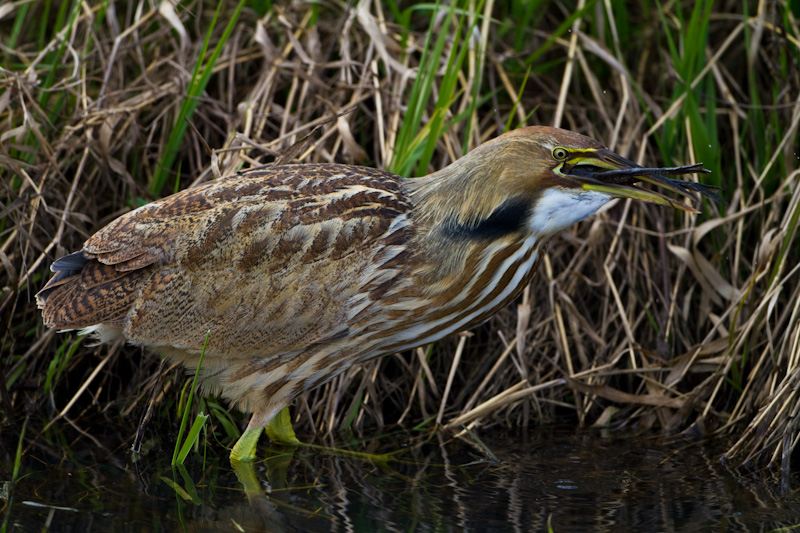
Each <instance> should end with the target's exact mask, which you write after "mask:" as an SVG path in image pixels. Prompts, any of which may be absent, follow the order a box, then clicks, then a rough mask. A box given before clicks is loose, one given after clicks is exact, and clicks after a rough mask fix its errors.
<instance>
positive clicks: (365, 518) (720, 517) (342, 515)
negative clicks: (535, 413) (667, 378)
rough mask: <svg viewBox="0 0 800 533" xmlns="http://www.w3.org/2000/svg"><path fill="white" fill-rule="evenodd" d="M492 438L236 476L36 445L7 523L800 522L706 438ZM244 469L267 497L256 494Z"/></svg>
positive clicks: (405, 444)
mask: <svg viewBox="0 0 800 533" xmlns="http://www.w3.org/2000/svg"><path fill="white" fill-rule="evenodd" d="M481 438H482V439H483V440H484V443H485V444H486V445H488V447H489V448H490V449H491V450H492V452H493V453H494V454H495V455H496V456H497V458H498V461H497V462H490V461H488V460H487V455H486V454H485V453H484V452H483V451H481V448H480V447H479V446H477V445H475V444H474V443H473V441H472V440H471V439H466V440H461V439H455V440H449V441H446V440H445V439H446V437H445V436H444V435H438V436H434V437H433V438H432V439H431V440H429V441H428V442H427V443H420V442H419V441H418V439H417V440H409V439H410V437H408V436H407V435H402V436H400V437H396V436H395V437H384V438H382V439H381V440H380V442H379V443H371V444H370V447H371V448H376V449H373V450H370V451H389V450H392V449H399V448H404V449H405V451H404V453H403V454H401V455H400V456H399V460H397V461H393V462H391V463H389V464H388V465H376V464H373V463H372V462H370V461H364V460H360V459H356V458H353V457H347V456H337V455H329V454H319V453H315V452H312V451H310V450H308V449H299V450H297V451H295V452H294V454H293V455H292V454H291V453H290V452H286V451H284V452H283V453H281V451H280V450H277V449H272V450H271V449H268V448H267V447H266V446H261V447H260V449H259V453H260V457H262V458H263V459H261V460H260V461H258V462H256V463H255V465H254V468H253V470H248V469H247V468H245V469H240V471H239V472H238V475H239V477H237V472H235V471H234V470H233V468H232V467H231V465H230V463H229V462H228V460H227V457H226V455H225V454H226V450H225V449H224V447H222V446H220V445H217V444H214V445H213V446H210V447H209V448H208V449H206V450H205V458H204V457H203V454H202V451H201V453H199V454H192V455H190V456H189V459H188V460H187V464H186V469H185V470H184V469H176V470H173V469H172V468H170V467H169V459H170V458H171V450H169V451H167V450H164V451H161V452H158V453H156V452H154V451H151V452H150V453H148V454H147V455H146V456H145V457H143V458H141V459H139V460H138V461H136V462H135V463H134V462H132V461H131V459H130V455H129V454H128V453H126V452H124V451H120V452H118V453H117V454H116V455H115V457H116V459H112V460H106V461H105V462H100V463H96V462H95V461H92V460H86V461H81V460H80V459H76V458H74V457H73V458H72V459H71V460H69V461H67V460H64V461H62V462H61V464H58V465H56V464H53V459H52V458H50V459H45V457H47V455H46V454H45V453H44V452H43V451H42V450H41V449H40V450H37V449H35V448H32V449H31V450H30V451H29V452H28V454H27V455H26V456H25V457H24V458H23V462H22V467H21V471H20V472H19V475H18V478H17V482H16V483H15V484H13V485H12V484H11V483H10V480H11V475H12V474H11V470H12V461H13V450H5V449H4V450H2V454H0V461H2V464H0V507H2V514H0V518H1V519H3V520H4V521H5V523H6V527H7V529H8V531H26V532H27V531H248V532H249V531H275V532H280V531H365V532H368V531H520V532H528V531H547V530H548V521H549V523H550V524H551V526H552V529H553V531H556V532H566V531H614V532H619V531H774V530H776V529H778V528H787V529H785V531H792V530H793V529H792V528H793V527H798V530H800V526H798V524H800V495H799V494H798V493H797V492H796V491H792V492H789V493H788V494H783V495H781V494H779V493H778V489H777V487H775V486H773V485H769V484H767V483H765V482H764V481H763V480H761V479H759V478H757V477H755V476H752V475H751V476H745V475H738V474H736V473H734V472H731V471H729V470H727V469H726V468H725V467H724V466H723V465H722V464H721V463H720V461H719V459H718V458H719V455H720V450H719V449H715V448H713V447H711V446H710V445H687V444H686V443H677V444H665V443H663V442H661V441H658V440H655V439H649V438H646V437H625V436H621V435H619V434H605V433H600V432H596V431H593V432H589V431H583V432H577V431H575V430H572V429H553V428H536V429H535V430H531V431H530V432H528V433H526V434H523V435H516V436H513V437H512V436H510V435H497V432H496V431H487V432H486V434H482V435H481ZM91 456H92V454H90V453H87V455H86V457H91ZM267 456H269V457H270V458H269V459H266V457H267ZM248 472H249V474H248ZM248 475H252V476H254V477H251V478H250V479H252V480H253V481H252V483H253V485H252V486H255V487H259V486H260V490H253V489H252V488H251V490H250V494H247V493H246V492H245V490H244V489H243V485H242V482H241V481H240V479H243V478H248ZM799 481H800V480H798V479H793V480H792V489H795V488H797V487H800V483H799ZM245 484H247V482H246V481H245ZM9 499H10V501H9Z"/></svg>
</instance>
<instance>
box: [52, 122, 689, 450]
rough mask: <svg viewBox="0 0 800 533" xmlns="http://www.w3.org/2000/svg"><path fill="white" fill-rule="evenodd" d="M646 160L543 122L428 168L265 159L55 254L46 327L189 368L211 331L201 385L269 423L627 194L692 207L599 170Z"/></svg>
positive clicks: (502, 300) (444, 329)
mask: <svg viewBox="0 0 800 533" xmlns="http://www.w3.org/2000/svg"><path fill="white" fill-rule="evenodd" d="M633 167H635V165H634V164H633V163H630V162H629V161H627V160H624V159H622V158H620V157H619V156H616V155H615V154H613V153H611V152H609V151H608V150H606V149H605V148H603V146H602V145H601V144H599V143H597V142H596V141H594V140H592V139H589V138H587V137H584V136H581V135H578V134H575V133H572V132H568V131H564V130H557V129H554V128H543V127H534V128H524V129H520V130H517V131H514V132H511V133H508V134H505V135H503V136H501V137H498V138H497V139H495V140H493V141H490V142H487V143H485V144H484V145H482V146H480V147H478V148H477V149H475V150H474V151H473V152H471V153H470V154H468V155H467V156H465V157H463V158H462V159H460V160H459V161H456V162H455V163H453V164H452V165H450V166H448V167H446V168H445V169H443V170H440V171H438V172H436V173H434V174H431V175H429V176H427V177H424V178H415V179H404V178H401V177H399V176H395V175H393V174H390V173H387V172H383V171H380V170H374V169H370V168H362V167H353V166H344V165H324V164H309V165H282V166H273V167H268V168H265V169H262V170H254V171H250V172H247V173H244V174H243V175H241V176H231V177H227V178H224V179H219V180H216V181H213V182H210V183H206V184H204V185H201V186H199V187H196V188H194V189H190V190H186V191H183V192H179V193H177V194H174V195H172V196H169V197H167V198H164V199H162V200H159V201H156V202H153V203H151V204H148V205H145V206H143V207H140V208H139V209H136V210H135V211H132V212H130V213H128V214H126V215H123V216H121V217H119V218H118V219H116V220H114V221H113V222H111V223H110V224H109V225H108V226H106V227H105V228H103V229H101V230H100V231H98V232H97V233H96V234H94V235H93V236H92V237H90V238H89V239H88V240H87V241H86V243H85V244H84V246H83V248H82V249H81V250H80V251H79V252H76V253H74V254H71V255H68V256H65V257H63V258H61V259H59V260H58V261H56V262H55V263H54V264H53V267H52V269H53V271H54V272H55V273H56V274H55V275H54V276H53V278H52V279H51V280H50V282H49V283H48V284H47V285H46V286H45V288H44V289H43V290H42V291H41V292H40V293H39V294H38V295H37V301H38V303H39V306H40V307H41V308H42V309H43V315H44V321H45V323H46V324H47V325H48V326H49V327H53V328H58V329H61V330H66V329H84V330H85V331H88V332H92V333H94V334H96V335H97V336H99V337H100V339H101V340H103V341H105V340H110V339H112V338H115V337H119V336H122V337H124V338H125V339H127V340H128V341H129V342H131V343H133V344H136V345H140V346H146V347H149V348H151V349H153V350H155V351H157V352H159V353H161V354H163V355H165V356H167V357H169V358H171V359H173V360H177V361H180V362H182V363H183V364H185V365H186V366H187V367H188V368H190V369H192V368H196V366H197V361H198V358H199V354H200V352H201V350H202V347H203V343H204V340H205V335H206V332H207V331H210V332H211V334H210V339H209V342H208V347H207V350H206V354H205V359H204V362H203V368H202V377H203V382H204V385H205V386H206V387H207V388H211V389H214V390H217V391H219V392H221V394H222V395H223V396H224V397H225V398H227V399H228V400H230V401H231V402H233V403H234V404H236V405H237V406H238V407H239V408H241V409H244V410H246V411H252V412H253V417H252V419H251V422H250V425H249V426H248V431H259V432H260V429H261V428H262V427H264V426H265V425H266V424H267V423H269V422H270V420H271V419H272V418H273V417H274V416H275V415H276V414H277V413H278V412H279V411H280V410H281V409H282V408H283V407H284V406H285V405H287V404H288V403H289V402H290V401H291V400H292V399H293V398H295V397H296V396H297V395H299V394H300V393H302V392H303V391H304V390H307V389H309V388H312V387H315V386H318V385H320V384H322V383H324V382H325V381H327V380H329V379H331V378H332V377H334V376H335V375H337V374H338V373H340V372H342V371H343V370H345V369H346V368H347V367H349V366H351V365H353V364H356V363H359V362H362V361H365V360H367V359H370V358H372V357H376V356H379V355H383V354H386V353H392V352H395V351H399V350H403V349H407V348H412V347H415V346H419V345H421V344H425V343H429V342H432V341H435V340H437V339H441V338H443V337H445V336H447V335H450V334H452V333H455V332H458V331H461V330H464V329H468V328H471V327H473V326H475V325H477V324H479V323H481V322H483V321H485V320H486V319H488V318H489V317H490V316H491V315H492V314H494V313H496V312H497V311H499V310H500V309H502V308H503V307H504V306H506V305H507V304H508V303H509V302H511V301H512V300H514V298H516V297H517V295H518V294H519V292H520V291H521V290H522V288H523V287H525V285H526V284H527V283H528V282H529V281H530V279H531V277H532V276H533V274H534V272H535V270H536V264H537V262H538V258H539V247H540V246H542V243H544V242H546V240H547V239H548V238H549V237H550V236H551V235H552V234H553V233H555V232H556V231H558V230H560V229H562V228H564V227H567V226H569V225H571V224H573V223H574V222H576V221H578V220H581V219H583V218H585V217H586V216H589V215H590V214H592V213H593V212H594V211H596V210H597V209H598V208H599V207H600V206H602V205H603V204H604V203H606V202H607V201H609V200H611V199H613V198H614V197H632V198H639V199H645V200H651V201H655V202H658V203H662V204H670V205H673V206H675V207H679V208H682V209H686V210H690V208H689V207H687V206H685V205H684V204H681V203H679V202H676V201H673V200H669V199H667V198H666V197H664V196H662V195H660V194H658V193H655V192H650V191H644V190H642V189H636V188H634V187H631V186H630V184H631V183H632V182H633V179H631V178H627V177H626V178H624V179H622V180H619V179H618V180H616V181H617V183H611V182H610V181H609V182H603V181H601V180H598V179H593V178H592V175H593V174H596V173H597V172H600V171H608V170H614V169H627V168H633ZM642 179H645V178H642ZM620 181H624V182H625V183H624V184H621V183H619V182H620ZM662 181H663V179H662ZM680 183H684V184H685V182H680ZM662 184H664V183H662ZM667 186H668V187H669V185H667ZM669 188H672V189H673V190H675V189H676V188H675V187H669ZM678 188H680V187H678ZM679 192H681V191H679ZM683 192H685V191H683ZM243 438H244V437H243ZM256 438H257V437H256ZM253 446H254V445H253ZM235 452H236V448H235ZM251 456H252V450H246V451H245V452H244V455H243V456H242V457H243V458H249V457H251Z"/></svg>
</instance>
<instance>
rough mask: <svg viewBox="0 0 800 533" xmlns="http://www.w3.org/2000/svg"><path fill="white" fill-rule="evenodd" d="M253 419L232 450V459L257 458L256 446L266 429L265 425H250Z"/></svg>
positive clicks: (248, 459) (249, 459)
mask: <svg viewBox="0 0 800 533" xmlns="http://www.w3.org/2000/svg"><path fill="white" fill-rule="evenodd" d="M252 423H253V421H252V419H251V420H250V424H248V426H247V429H245V430H244V433H242V436H241V437H239V440H237V441H236V444H234V445H233V449H232V450H231V461H252V460H254V459H255V458H256V446H258V438H259V437H260V436H261V432H262V431H263V430H264V428H263V426H258V427H250V426H251V425H252Z"/></svg>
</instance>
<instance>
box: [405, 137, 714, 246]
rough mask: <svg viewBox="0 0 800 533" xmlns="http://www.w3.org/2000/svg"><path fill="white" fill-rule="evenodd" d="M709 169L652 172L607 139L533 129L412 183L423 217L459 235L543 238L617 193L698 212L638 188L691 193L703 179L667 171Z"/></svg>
mask: <svg viewBox="0 0 800 533" xmlns="http://www.w3.org/2000/svg"><path fill="white" fill-rule="evenodd" d="M687 172H707V171H705V170H703V169H701V168H699V165H695V166H690V167H679V168H678V169H646V168H642V167H640V166H639V165H637V164H635V163H633V162H632V161H629V160H628V159H625V158H624V157H622V156H619V155H617V154H615V153H614V152H612V151H611V150H609V149H608V148H606V147H605V146H603V145H602V144H601V143H599V142H597V141H595V140H594V139H591V138H589V137H586V136H584V135H580V134H577V133H574V132H571V131H567V130H562V129H558V128H550V127H541V126H534V127H528V128H521V129H518V130H514V131H511V132H509V133H506V134H504V135H501V136H500V137H497V138H495V139H493V140H491V141H488V142H486V143H484V144H482V145H481V146H479V147H478V148H476V149H475V150H473V151H472V152H470V153H469V154H467V155H466V156H464V157H462V158H461V159H459V160H458V161H456V162H455V163H453V164H451V165H450V166H448V167H446V168H444V169H442V170H440V171H438V172H436V173H434V174H432V175H430V176H428V177H427V178H421V181H420V182H419V184H418V185H417V186H416V187H414V189H415V191H414V194H415V195H416V196H418V198H419V200H420V203H422V204H427V206H426V207H427V209H425V210H424V211H425V215H424V216H429V217H431V218H432V219H435V220H431V222H433V223H434V224H437V225H440V226H441V227H444V228H446V229H447V231H449V232H450V233H451V234H452V235H454V236H462V237H475V238H480V237H482V236H485V237H492V236H501V235H503V234H506V233H512V232H519V231H522V232H527V233H533V234H536V235H537V236H539V237H548V236H550V235H552V234H553V233H555V232H557V231H559V230H561V229H564V228H566V227H569V226H571V225H572V224H574V223H576V222H578V221H580V220H583V219H584V218H586V217H588V216H590V215H592V214H593V213H595V212H596V211H597V210H598V209H599V208H600V207H602V206H603V205H604V204H605V203H607V202H609V201H610V200H613V199H614V198H633V199H636V200H645V201H649V202H654V203H657V204H661V205H667V206H672V207H674V208H677V209H681V210H684V211H687V212H696V210H695V209H694V208H692V207H690V206H689V205H687V204H685V203H683V202H680V201H678V200H675V199H672V198H669V197H668V196H665V195H664V194H662V193H660V192H657V191H653V190H648V189H644V188H640V187H637V186H636V183H637V182H640V181H647V182H650V183H653V184H655V185H658V186H661V187H664V188H665V189H667V190H670V191H672V192H675V193H678V194H681V195H685V196H688V197H691V195H690V194H689V192H688V191H687V189H693V190H695V191H698V192H701V193H702V194H704V195H706V196H709V197H711V198H718V197H716V195H715V194H714V193H713V192H712V191H710V190H708V188H707V187H704V186H702V185H699V184H695V183H691V182H685V181H680V180H675V179H670V178H668V177H666V175H668V174H680V173H687Z"/></svg>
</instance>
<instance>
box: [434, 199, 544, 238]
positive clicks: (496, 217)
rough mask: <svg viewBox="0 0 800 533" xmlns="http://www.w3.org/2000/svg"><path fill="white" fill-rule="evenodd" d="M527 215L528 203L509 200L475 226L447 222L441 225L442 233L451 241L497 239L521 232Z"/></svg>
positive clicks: (451, 221) (528, 210)
mask: <svg viewBox="0 0 800 533" xmlns="http://www.w3.org/2000/svg"><path fill="white" fill-rule="evenodd" d="M529 214H530V202H528V201H525V200H524V199H522V198H511V199H508V200H506V201H505V202H503V203H502V204H501V205H500V207H498V208H497V209H495V210H494V211H493V212H492V214H491V215H489V216H488V217H487V218H485V219H483V220H480V221H478V222H477V223H476V224H461V223H459V222H456V221H453V220H448V221H446V222H445V223H444V224H443V231H444V234H445V235H446V236H447V237H449V238H451V239H468V240H482V239H497V238H499V237H503V236H505V235H509V234H511V233H517V232H520V231H522V230H523V229H524V228H525V223H526V222H527V220H528V217H529Z"/></svg>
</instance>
